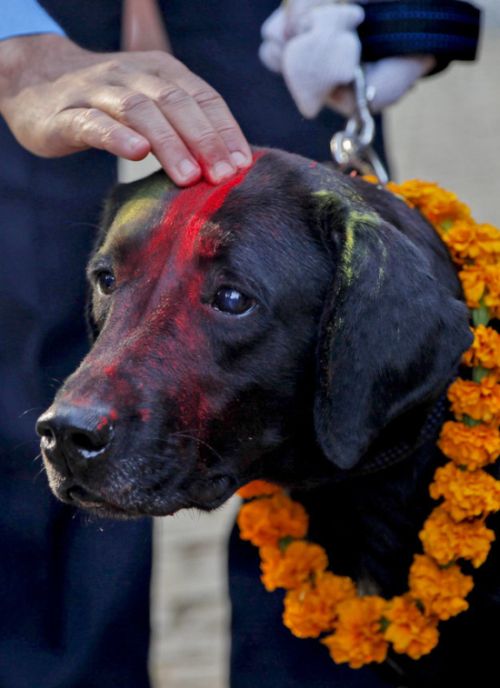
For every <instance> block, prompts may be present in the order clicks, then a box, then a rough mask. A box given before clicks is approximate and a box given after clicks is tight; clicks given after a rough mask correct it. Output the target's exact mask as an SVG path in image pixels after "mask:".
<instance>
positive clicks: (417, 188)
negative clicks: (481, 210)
mask: <svg viewBox="0 0 500 688" xmlns="http://www.w3.org/2000/svg"><path fill="white" fill-rule="evenodd" d="M387 188H388V189H390V190H391V191H392V192H393V193H396V194H398V195H399V196H403V198H404V199H405V200H406V201H407V203H408V204H409V205H411V206H413V207H415V208H418V209H419V210H420V212H421V213H422V214H423V215H425V217H426V218H427V219H428V220H429V221H430V222H431V223H432V224H434V225H438V226H439V225H443V223H444V224H448V223H450V222H456V221H458V220H466V221H471V219H472V217H471V213H470V210H469V208H468V207H467V206H466V205H465V203H462V201H460V200H459V199H458V197H457V196H456V195H455V194H454V193H452V192H451V191H447V190H446V189H443V188H441V187H440V186H438V184H435V183H434V182H423V181H420V180H418V179H410V180H408V181H405V182H403V183H402V184H394V183H391V184H388V185H387Z"/></svg>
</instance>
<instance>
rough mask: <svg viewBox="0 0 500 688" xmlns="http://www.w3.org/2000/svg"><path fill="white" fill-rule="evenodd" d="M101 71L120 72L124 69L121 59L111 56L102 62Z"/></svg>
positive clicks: (108, 72)
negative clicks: (111, 57)
mask: <svg viewBox="0 0 500 688" xmlns="http://www.w3.org/2000/svg"><path fill="white" fill-rule="evenodd" d="M100 67H101V71H102V72H104V73H107V74H115V75H116V74H122V73H123V71H124V69H123V65H122V63H121V61H120V60H119V59H118V58H113V59H110V60H106V61H105V62H102V63H101V65H100Z"/></svg>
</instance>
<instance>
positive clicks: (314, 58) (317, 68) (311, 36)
mask: <svg viewBox="0 0 500 688" xmlns="http://www.w3.org/2000/svg"><path fill="white" fill-rule="evenodd" d="M363 19H364V11H363V9H362V7H360V6H359V5H355V4H334V3H332V2H331V1H326V2H325V0H288V1H287V3H286V5H285V4H283V5H281V6H280V7H279V8H278V9H277V10H275V11H274V12H273V14H271V16H270V17H269V18H268V19H267V20H266V21H265V22H264V24H263V26H262V37H263V43H262V45H261V47H260V51H259V54H260V57H261V60H262V61H263V63H264V64H265V65H266V66H267V67H268V68H269V69H271V70H272V71H275V72H279V73H282V74H283V78H284V79H285V82H286V84H287V86H288V89H289V91H290V93H291V95H292V97H293V99H294V101H295V103H296V105H297V107H298V109H299V110H300V112H301V113H302V115H304V117H308V118H312V117H315V116H316V115H317V114H318V113H319V111H320V110H321V108H322V107H323V106H325V105H327V106H329V107H331V108H332V109H334V110H337V111H338V112H340V113H341V114H343V115H345V116H346V117H348V116H350V115H351V114H352V113H353V111H354V109H355V100H354V93H353V89H352V88H351V87H350V84H351V82H352V81H353V80H354V75H355V70H356V68H357V67H358V65H359V63H360V58H361V43H360V40H359V37H358V34H357V31H356V29H357V27H358V26H359V24H360V23H361V22H362V21H363ZM434 65H435V60H434V58H433V57H432V56H430V55H415V56H404V57H391V58H387V59H384V60H379V61H378V62H374V63H370V64H367V65H366V66H365V72H366V84H367V90H368V92H369V93H370V92H371V94H372V98H371V100H370V109H371V110H372V111H373V112H379V111H380V110H382V109H383V108H385V107H387V106H388V105H390V104H392V103H394V102H395V101H397V100H398V99H399V98H400V97H401V96H402V95H403V94H404V93H406V91H407V90H408V89H410V88H411V87H412V86H413V84H414V83H415V82H416V81H417V79H418V78H420V77H421V76H423V75H424V74H426V73H427V72H429V71H430V70H431V69H432V68H433V67H434Z"/></svg>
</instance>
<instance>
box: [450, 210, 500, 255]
mask: <svg viewBox="0 0 500 688" xmlns="http://www.w3.org/2000/svg"><path fill="white" fill-rule="evenodd" d="M441 238H442V239H443V241H444V243H445V244H446V245H447V247H448V248H449V250H450V253H451V255H452V258H453V260H454V261H455V263H459V264H463V263H465V262H466V261H474V262H476V263H482V264H485V263H490V262H495V261H496V260H497V259H498V257H500V231H499V230H498V229H497V228H496V227H493V226H492V225H487V224H482V225H481V224H477V223H476V222H474V221H473V220H472V219H470V220H459V221H457V222H455V223H454V224H453V226H452V227H451V229H450V230H449V231H447V232H443V234H442V237H441Z"/></svg>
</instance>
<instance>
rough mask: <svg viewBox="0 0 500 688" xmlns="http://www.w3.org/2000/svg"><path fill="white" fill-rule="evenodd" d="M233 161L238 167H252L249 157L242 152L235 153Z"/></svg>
mask: <svg viewBox="0 0 500 688" xmlns="http://www.w3.org/2000/svg"><path fill="white" fill-rule="evenodd" d="M231 160H232V161H233V162H234V164H235V165H236V167H248V165H250V163H251V162H252V160H251V158H249V157H248V155H245V154H244V153H241V152H240V151H234V153H231Z"/></svg>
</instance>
